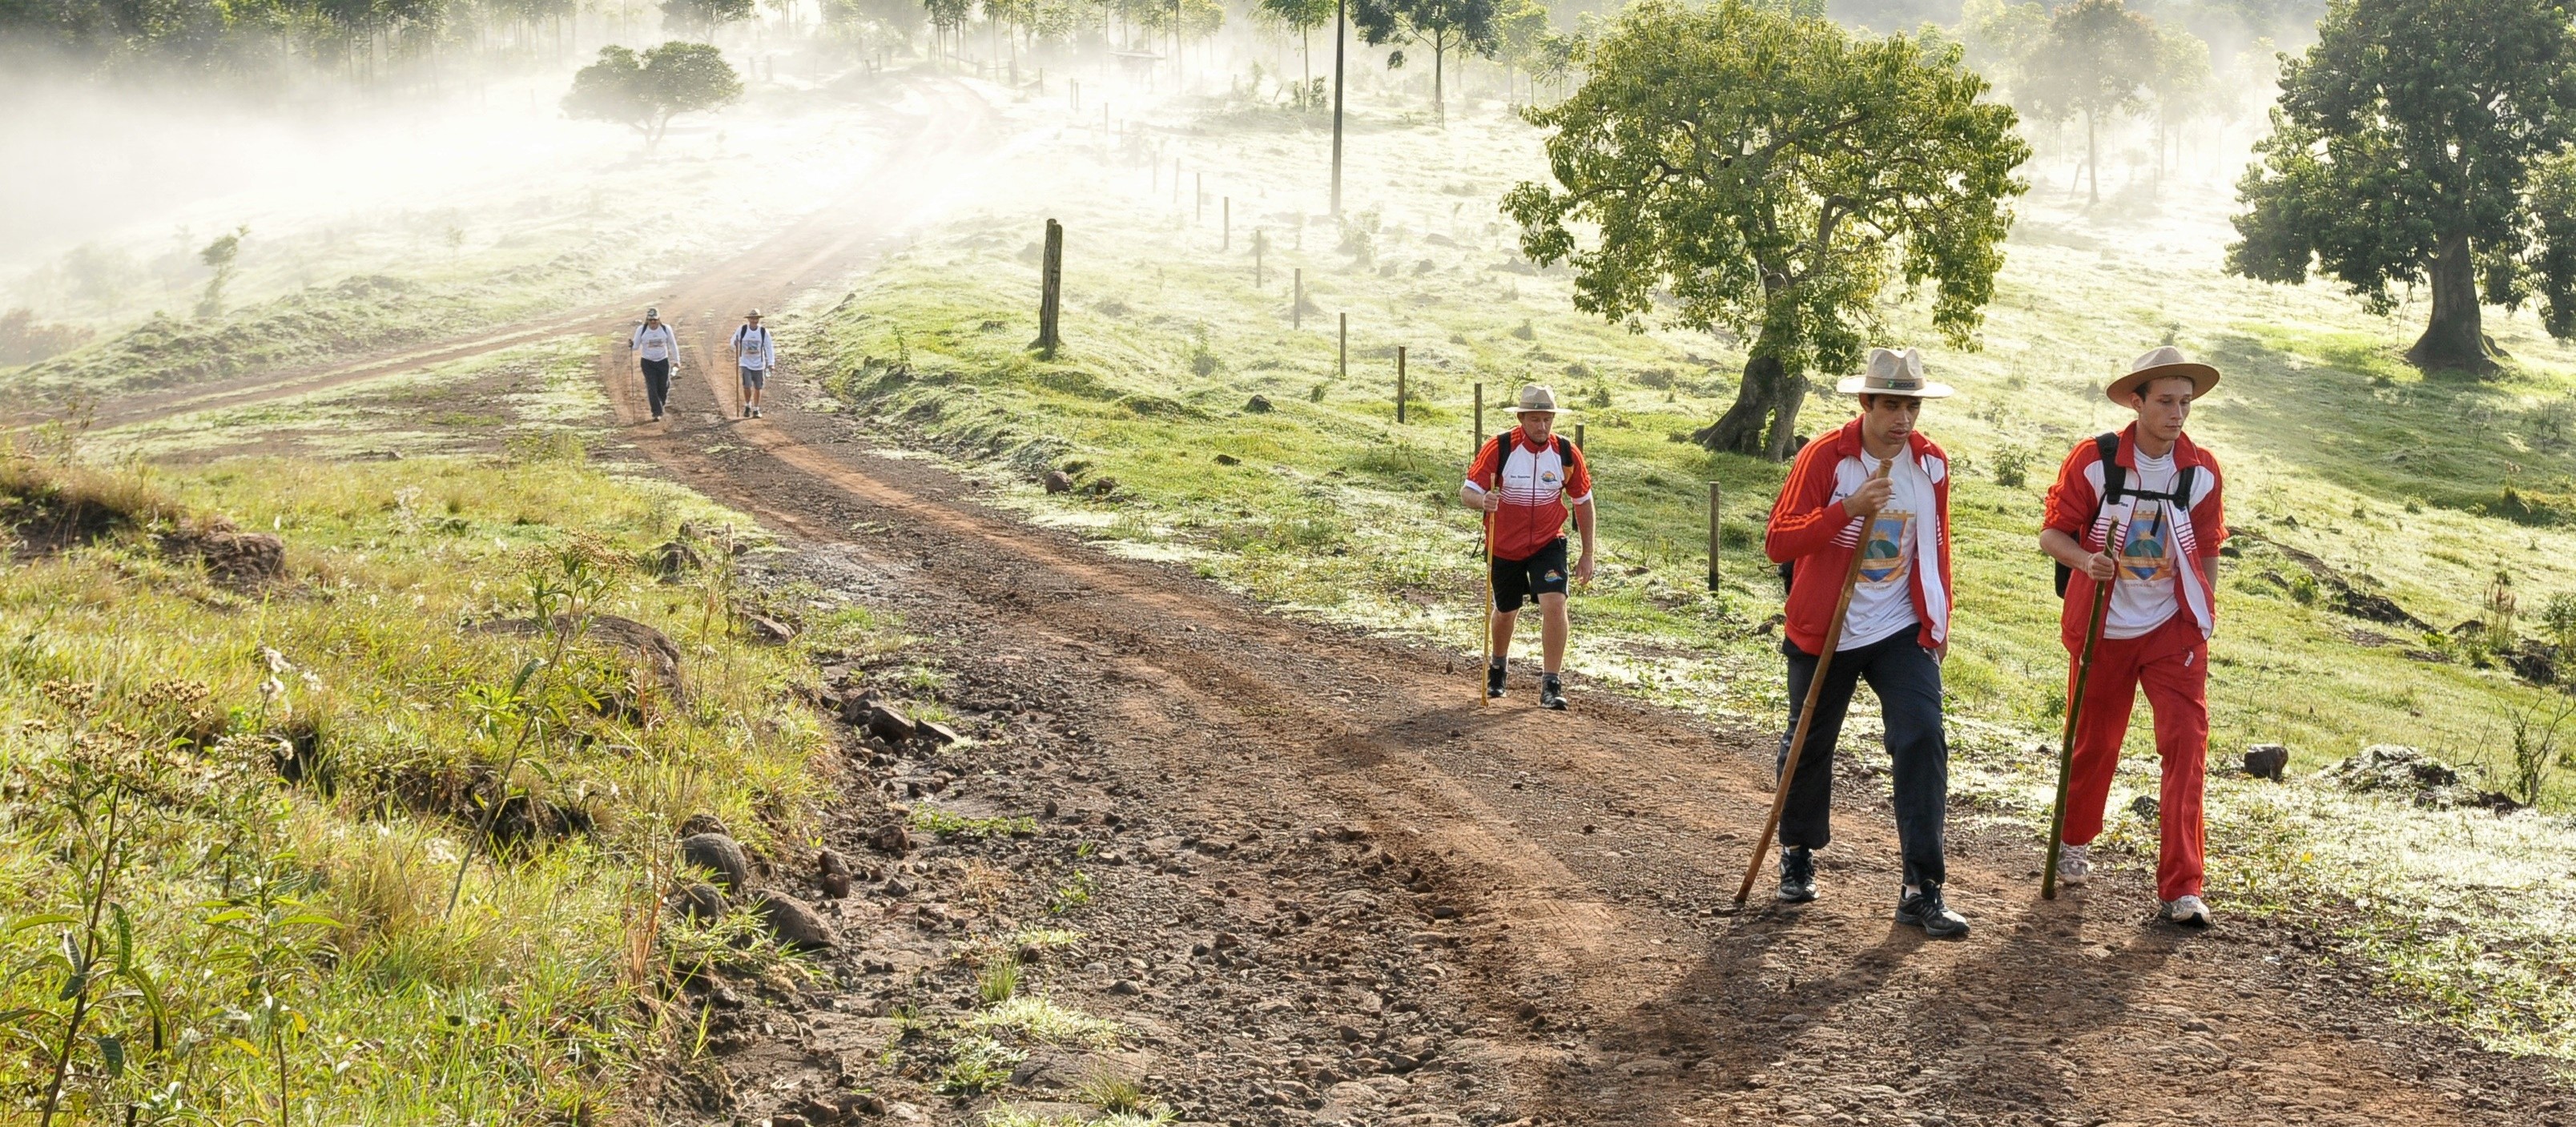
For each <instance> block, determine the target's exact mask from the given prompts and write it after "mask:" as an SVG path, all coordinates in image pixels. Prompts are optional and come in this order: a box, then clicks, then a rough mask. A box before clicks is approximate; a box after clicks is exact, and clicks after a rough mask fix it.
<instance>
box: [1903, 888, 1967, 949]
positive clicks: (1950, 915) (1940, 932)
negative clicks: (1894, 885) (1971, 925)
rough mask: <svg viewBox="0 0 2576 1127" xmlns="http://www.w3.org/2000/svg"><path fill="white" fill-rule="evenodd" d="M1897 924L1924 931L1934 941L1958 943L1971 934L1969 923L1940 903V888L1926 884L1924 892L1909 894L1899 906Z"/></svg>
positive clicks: (1904, 896)
mask: <svg viewBox="0 0 2576 1127" xmlns="http://www.w3.org/2000/svg"><path fill="white" fill-rule="evenodd" d="M1896 922H1898V923H1901V924H1907V925H1910V926H1913V927H1919V928H1922V929H1923V934H1925V935H1928V936H1930V937H1932V938H1934V939H1955V938H1957V937H1959V936H1963V935H1966V934H1968V919H1967V917H1965V916H1962V915H1960V914H1959V913H1957V912H1953V911H1951V910H1950V907H1949V905H1946V904H1943V903H1942V902H1941V886H1940V885H1937V884H1926V885H1924V886H1923V891H1921V892H1908V893H1906V894H1904V895H1903V896H1902V897H1901V898H1899V899H1898V900H1897V902H1896Z"/></svg>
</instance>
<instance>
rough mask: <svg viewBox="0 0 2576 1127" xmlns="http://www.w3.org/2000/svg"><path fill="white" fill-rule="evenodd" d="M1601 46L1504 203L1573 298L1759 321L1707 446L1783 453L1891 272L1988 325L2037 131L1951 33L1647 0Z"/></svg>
mask: <svg viewBox="0 0 2576 1127" xmlns="http://www.w3.org/2000/svg"><path fill="white" fill-rule="evenodd" d="M1588 61H1589V63H1590V73H1589V76H1588V77H1587V78H1586V79H1585V80H1584V82H1583V85H1582V86H1580V87H1579V88H1577V89H1576V90H1575V92H1574V94H1573V96H1572V97H1569V98H1567V99H1566V100H1565V101H1564V102H1562V103H1559V104H1557V105H1555V106H1551V107H1547V108H1544V109H1533V110H1529V111H1526V113H1525V116H1526V117H1527V118H1528V119H1529V120H1530V121H1531V122H1532V123H1534V124H1536V125H1538V126H1540V127H1541V128H1544V129H1552V130H1554V133H1553V135H1552V136H1550V137H1549V138H1548V139H1547V142H1546V147H1547V155H1548V163H1549V169H1550V172H1551V173H1552V175H1553V177H1554V179H1555V181H1556V186H1555V187H1550V186H1548V185H1545V184H1540V183H1523V184H1521V185H1520V186H1518V187H1516V188H1514V189H1512V190H1511V192H1510V193H1509V194H1507V195H1505V196H1504V197H1503V210H1504V211H1505V212H1506V213H1508V214H1509V215H1510V216H1511V217H1512V218H1513V219H1514V220H1516V221H1517V222H1518V223H1519V224H1520V228H1521V248H1522V251H1523V253H1525V254H1527V255H1528V256H1529V257H1530V258H1531V259H1532V260H1534V261H1537V262H1541V263H1555V262H1568V263H1571V264H1572V266H1573V267H1574V270H1575V283H1574V284H1575V294H1574V304H1575V308H1577V309H1580V310H1583V311H1584V312H1587V313H1596V314H1599V315H1601V316H1603V317H1605V318H1608V319H1609V320H1611V321H1614V322H1624V323H1625V324H1626V325H1627V327H1628V328H1629V329H1630V330H1632V331H1643V329H1644V327H1645V322H1646V319H1647V318H1648V316H1649V315H1652V316H1654V317H1655V318H1656V319H1658V320H1659V321H1661V322H1662V323H1664V324H1666V325H1669V326H1672V327H1687V328H1693V329H1698V330H1701V331H1705V332H1718V331H1721V330H1723V331H1725V332H1728V333H1731V334H1733V335H1734V336H1735V337H1737V338H1738V339H1743V340H1749V341H1750V346H1749V348H1748V350H1747V353H1746V358H1745V362H1744V382H1743V384H1742V385H1741V387H1739V388H1738V390H1737V393H1736V399H1735V403H1734V405H1733V406H1732V407H1730V408H1729V409H1728V410H1727V412H1726V414H1725V415H1724V416H1722V417H1721V418H1719V419H1718V420H1717V422H1715V423H1714V424H1712V425H1710V426H1709V427H1707V428H1705V429H1703V430H1701V431H1700V432H1699V433H1698V434H1697V435H1696V436H1695V437H1696V438H1697V440H1698V441H1699V442H1700V443H1701V444H1702V445H1704V446H1707V447H1708V448H1710V449H1712V450H1723V451H1734V452H1737V453H1743V454H1755V455H1761V456H1766V457H1769V458H1772V459H1775V460H1776V459H1782V458H1786V457H1787V456H1788V454H1789V452H1790V450H1791V448H1792V446H1793V444H1794V442H1795V440H1796V437H1797V430H1796V428H1797V423H1798V408H1799V405H1800V404H1801V403H1803V402H1804V401H1805V398H1806V392H1807V373H1809V372H1810V371H1816V370H1823V371H1833V372H1839V371H1848V370H1850V369H1852V368H1854V367H1856V366H1857V365H1858V364H1859V363H1860V360H1861V357H1862V355H1863V352H1864V350H1865V349H1866V347H1867V345H1868V344H1869V341H1870V337H1871V335H1872V334H1873V333H1875V332H1876V331H1877V330H1878V327H1879V325H1878V319H1877V315H1876V307H1877V304H1878V301H1879V298H1880V294H1881V293H1882V291H1884V290H1885V289H1886V288H1887V287H1888V285H1889V284H1890V283H1891V282H1895V281H1898V280H1900V279H1901V280H1902V282H1903V283H1904V284H1905V285H1906V286H1907V287H1909V288H1911V287H1918V286H1920V285H1921V284H1923V283H1925V282H1930V283H1932V285H1933V290H1934V294H1933V300H1932V322H1933V325H1934V326H1935V327H1936V328H1937V329H1938V330H1939V331H1940V332H1941V334H1942V335H1943V336H1944V337H1945V338H1947V339H1948V340H1949V341H1950V342H1951V343H1952V344H1954V345H1957V346H1960V347H1968V346H1970V345H1972V344H1973V343H1974V334H1975V331H1976V329H1977V327H1978V325H1979V324H1980V323H1981V322H1982V320H1983V317H1984V309H1985V305H1986V303H1987V301H1988V300H1989V299H1990V298H1991V297H1992V296H1993V293H1994V277H1995V272H1996V271H1997V270H1998V269H2000V268H2001V267H2002V265H2003V241H2004V235H2005V233H2006V232H2007V230H2009V229H2010V227H2011V225H2012V211H2011V207H2010V201H2011V200H2012V199H2013V198H2014V197H2017V196H2019V195H2020V194H2021V193H2023V192H2024V191H2027V190H2028V188H2029V185H2028V183H2027V182H2025V181H2023V180H2022V179H2021V178H2020V177H2018V176H2017V175H2016V174H2015V172H2014V170H2015V169H2017V168H2019V167H2020V166H2021V164H2022V162H2023V161H2025V160H2027V159H2029V156H2030V147H2029V146H2028V145H2027V144H2025V143H2024V142H2023V141H2022V140H2021V137H2020V135H2019V134H2018V133H2016V132H2015V129H2014V125H2015V118H2014V115H2013V111H2012V109H2011V107H2009V106H2002V105H1995V104H1992V103H1987V102H1983V101H1980V100H1979V96H1980V95H1982V94H1984V93H1985V91H1986V83H1985V80H1984V79H1982V78H1979V77H1978V76H1977V75H1975V74H1974V73H1971V72H1970V71H1969V70H1968V69H1967V68H1966V67H1965V66H1963V65H1961V63H1960V57H1959V48H1958V47H1957V46H1956V45H1949V44H1944V45H1939V46H1928V45H1926V44H1925V43H1923V42H1922V41H1920V40H1918V39H1916V38H1913V37H1911V36H1907V35H1902V34H1899V35H1890V36H1887V37H1885V38H1870V37H1865V36H1863V37H1855V36H1854V35H1853V34H1852V33H1850V32H1847V31H1845V30H1843V29H1842V28H1841V27H1840V26H1837V25H1836V24H1834V23H1832V22H1830V21H1827V20H1823V19H1816V18H1812V17H1796V16H1790V15H1786V14H1783V13H1781V12H1779V11H1776V10H1771V9H1768V8H1766V7H1757V6H1755V5H1753V4H1750V3H1747V2H1745V0H1721V2H1719V3H1717V4H1713V5H1709V6H1706V7H1691V6H1687V5H1685V4H1682V3H1679V2H1677V0H1642V2H1640V3H1637V4H1634V5H1631V6H1630V7H1629V8H1628V9H1627V10H1626V11H1624V12H1622V13H1621V14H1620V16H1619V18H1618V20H1617V21H1616V22H1615V23H1613V24H1612V25H1611V26H1610V28H1609V30H1608V32H1607V34H1606V35H1605V36H1604V37H1603V38H1602V40H1601V41H1600V42H1599V44H1598V45H1596V46H1595V47H1594V48H1593V49H1592V51H1591V53H1590V57H1589V60H1588ZM1578 228H1589V229H1590V230H1592V231H1593V232H1595V233H1594V234H1593V235H1592V237H1591V238H1590V239H1589V240H1587V242H1588V244H1589V245H1585V243H1582V242H1578V239H1577V230H1578Z"/></svg>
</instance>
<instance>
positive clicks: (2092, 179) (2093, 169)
mask: <svg viewBox="0 0 2576 1127" xmlns="http://www.w3.org/2000/svg"><path fill="white" fill-rule="evenodd" d="M2093 125H2094V120H2093V111H2091V110H2086V111H2084V179H2085V180H2086V181H2087V182H2089V183H2090V184H2092V186H2093V194H2092V196H2091V197H2090V199H2091V202H2093V203H2100V202H2102V155H2101V150H2100V149H2099V148H2097V147H2096V146H2095V144H2094V138H2093V132H2094V130H2093Z"/></svg>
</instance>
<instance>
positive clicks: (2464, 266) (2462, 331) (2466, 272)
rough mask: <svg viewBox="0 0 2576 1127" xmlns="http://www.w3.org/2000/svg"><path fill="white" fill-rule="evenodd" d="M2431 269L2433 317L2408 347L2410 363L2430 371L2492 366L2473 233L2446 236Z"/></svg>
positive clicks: (2484, 369)
mask: <svg viewBox="0 0 2576 1127" xmlns="http://www.w3.org/2000/svg"><path fill="white" fill-rule="evenodd" d="M2428 272H2429V273H2430V274H2431V275H2432V278H2433V319H2432V322H2431V323H2430V324H2427V325H2426V326H2425V327H2424V335H2423V336H2421V337H2419V338H2417V339H2416V341H2415V347H2413V348H2410V349H2407V350H2406V360H2407V362H2408V363H2411V364H2413V365H2415V366H2416V367H2418V368H2423V369H2425V370H2427V371H2433V370H2450V371H2466V372H2492V371H2494V370H2495V369H2496V362H2495V357H2494V353H2493V351H2492V349H2491V348H2490V346H2489V345H2488V344H2487V339H2486V333H2485V332H2484V331H2483V330H2482V325H2481V323H2480V321H2479V310H2478V283H2477V270H2476V265H2475V263H2474V262H2473V261H2472V259H2471V257H2470V254H2469V237H2468V236H2467V235H2450V236H2447V237H2445V238H2444V239H2443V240H2442V245H2441V249H2439V250H2438V251H2436V252H2434V255H2433V261H2432V263H2431V267H2430V270H2429V271H2428Z"/></svg>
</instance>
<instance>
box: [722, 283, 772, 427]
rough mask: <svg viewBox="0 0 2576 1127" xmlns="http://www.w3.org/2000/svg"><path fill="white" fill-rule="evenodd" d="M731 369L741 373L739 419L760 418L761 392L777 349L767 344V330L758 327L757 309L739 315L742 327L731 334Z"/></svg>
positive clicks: (767, 378) (768, 342) (758, 313)
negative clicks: (732, 367)
mask: <svg viewBox="0 0 2576 1127" xmlns="http://www.w3.org/2000/svg"><path fill="white" fill-rule="evenodd" d="M733 363H734V368H735V369H736V370H737V371H739V372H741V373H742V417H743V418H746V419H757V418H759V417H760V392H761V388H762V385H764V384H766V383H768V382H769V369H771V368H772V367H775V366H776V365H777V364H778V347H777V346H776V345H774V344H772V343H770V340H769V330H768V329H766V328H763V327H761V324H760V311H759V310H757V309H754V310H752V311H751V312H749V313H745V314H743V315H742V325H741V327H739V328H736V329H735V330H734V331H733Z"/></svg>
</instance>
